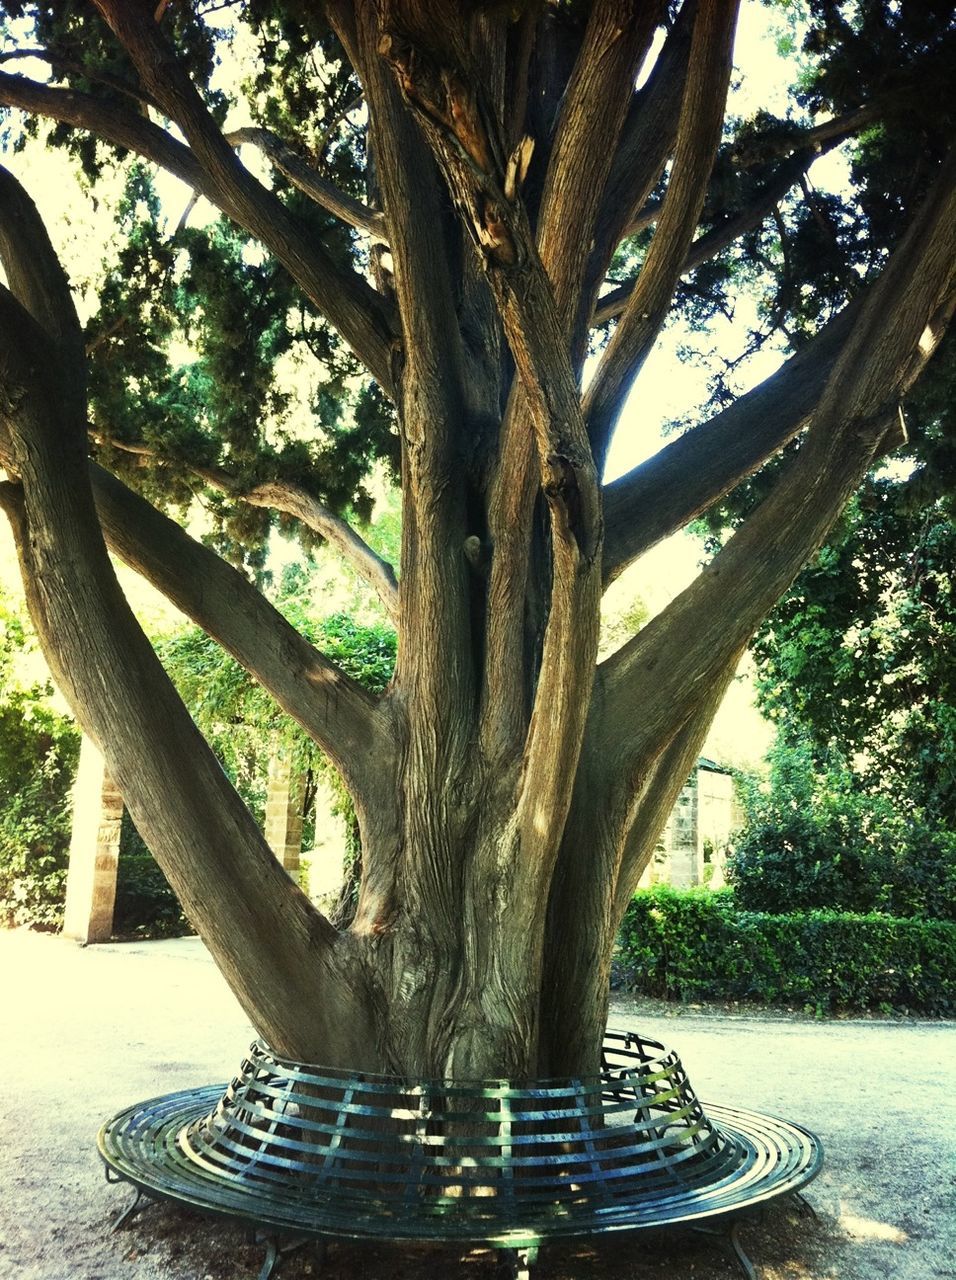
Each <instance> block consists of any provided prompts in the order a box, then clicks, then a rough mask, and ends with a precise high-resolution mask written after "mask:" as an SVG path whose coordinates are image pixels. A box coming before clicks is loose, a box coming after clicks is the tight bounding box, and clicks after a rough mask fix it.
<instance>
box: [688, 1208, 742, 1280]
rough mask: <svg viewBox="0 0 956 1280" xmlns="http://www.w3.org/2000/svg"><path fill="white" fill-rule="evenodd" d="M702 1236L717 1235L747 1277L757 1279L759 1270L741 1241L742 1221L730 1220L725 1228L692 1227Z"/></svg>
mask: <svg viewBox="0 0 956 1280" xmlns="http://www.w3.org/2000/svg"><path fill="white" fill-rule="evenodd" d="M691 1230H692V1231H695V1232H696V1233H697V1234H698V1235H701V1236H715V1237H716V1238H717V1239H718V1240H722V1241H723V1242H724V1243H725V1244H726V1245H727V1249H728V1251H729V1252H730V1253H732V1254H733V1256H734V1258H735V1259H736V1260H737V1263H738V1265H739V1267H740V1269H741V1271H742V1272H743V1273H744V1275H745V1276H746V1277H747V1280H757V1272H756V1271H755V1270H754V1264H753V1263H752V1262H751V1261H750V1259H749V1258H748V1257H747V1254H746V1252H745V1251H744V1247H743V1245H742V1244H741V1243H740V1223H739V1222H737V1221H732V1222H728V1223H726V1224H725V1225H724V1227H723V1228H720V1227H691Z"/></svg>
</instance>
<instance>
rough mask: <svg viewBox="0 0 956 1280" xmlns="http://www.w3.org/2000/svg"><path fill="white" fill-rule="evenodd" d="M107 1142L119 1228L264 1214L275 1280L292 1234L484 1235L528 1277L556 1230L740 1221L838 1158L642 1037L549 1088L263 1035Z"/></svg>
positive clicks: (613, 1038) (616, 1036)
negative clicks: (697, 1076) (698, 1091)
mask: <svg viewBox="0 0 956 1280" xmlns="http://www.w3.org/2000/svg"><path fill="white" fill-rule="evenodd" d="M98 1145H99V1151H100V1155H101V1156H102V1158H103V1160H104V1161H105V1163H106V1166H107V1169H106V1172H107V1176H108V1177H109V1178H110V1180H111V1181H115V1180H122V1181H125V1182H129V1183H132V1184H133V1186H134V1187H136V1189H137V1197H136V1200H135V1201H134V1204H133V1205H132V1206H131V1207H130V1209H129V1210H127V1212H126V1214H124V1215H123V1216H122V1219H121V1221H125V1220H127V1219H128V1218H129V1216H131V1214H132V1213H133V1212H135V1211H136V1209H137V1208H138V1206H139V1202H140V1197H141V1195H143V1194H145V1195H147V1196H149V1197H154V1198H161V1199H168V1200H173V1201H177V1202H180V1203H183V1204H187V1205H190V1206H192V1207H194V1208H196V1209H199V1210H201V1211H203V1212H206V1213H212V1214H224V1215H227V1216H229V1217H234V1218H238V1219H241V1220H243V1221H245V1222H247V1223H250V1224H254V1225H255V1226H256V1227H258V1228H260V1229H264V1230H265V1231H266V1232H267V1233H269V1234H270V1235H271V1239H270V1240H269V1251H268V1254H267V1258H266V1262H265V1264H264V1266H263V1269H262V1272H261V1280H265V1277H267V1276H269V1275H270V1274H271V1273H272V1270H273V1268H274V1266H275V1263H276V1261H277V1258H278V1256H279V1254H280V1252H281V1249H280V1245H279V1240H280V1239H281V1238H283V1237H289V1236H297V1237H300V1238H302V1237H307V1238H336V1239H353V1240H370V1239H377V1240H393V1241H408V1242H411V1241H416V1242H421V1241H442V1242H461V1243H465V1242H468V1243H475V1244H479V1243H480V1244H486V1245H490V1246H492V1247H493V1248H495V1249H498V1250H499V1251H501V1252H502V1253H503V1255H504V1256H505V1257H506V1258H507V1259H508V1260H509V1261H510V1263H511V1265H512V1268H513V1271H514V1274H515V1275H526V1274H527V1270H528V1267H529V1265H530V1263H531V1262H532V1261H533V1260H534V1257H535V1253H536V1250H537V1247H538V1245H539V1244H540V1243H541V1242H542V1241H543V1240H548V1239H561V1238H569V1237H575V1236H590V1235H595V1234H600V1233H604V1232H610V1231H637V1230H641V1229H648V1228H660V1227H665V1226H672V1225H677V1224H688V1225H695V1224H697V1225H699V1224H702V1223H706V1222H708V1221H711V1220H713V1219H719V1218H725V1219H728V1218H729V1219H730V1221H731V1222H733V1221H734V1217H733V1216H734V1215H739V1214H740V1213H741V1212H743V1211H744V1210H747V1209H751V1208H753V1207H754V1206H757V1205H760V1204H763V1203H766V1202H767V1201H769V1200H771V1199H773V1198H775V1197H777V1196H782V1195H786V1194H789V1193H794V1192H796V1191H797V1190H798V1189H799V1188H800V1187H802V1186H804V1185H805V1184H806V1183H808V1182H809V1181H810V1180H811V1179H812V1178H813V1177H814V1176H815V1175H816V1174H817V1172H818V1171H819V1169H820V1165H821V1162H822V1150H821V1147H820V1143H819V1141H818V1140H817V1138H816V1137H815V1136H814V1135H813V1134H812V1133H810V1132H809V1131H808V1130H806V1129H803V1128H801V1127H800V1126H799V1125H796V1124H792V1123H790V1122H789V1121H786V1120H780V1119H777V1118H776V1117H773V1116H767V1115H763V1114H759V1113H756V1112H749V1111H739V1110H735V1109H733V1108H730V1107H725V1106H717V1105H708V1108H707V1111H706V1112H705V1111H704V1108H703V1107H702V1106H701V1104H700V1102H699V1101H698V1100H697V1098H696V1096H695V1094H694V1092H693V1090H692V1088H691V1086H690V1083H689V1082H688V1079H687V1076H686V1074H685V1072H684V1069H683V1067H682V1065H681V1062H680V1059H679V1058H678V1056H677V1054H676V1053H674V1052H672V1051H669V1050H667V1049H666V1048H665V1047H664V1046H663V1045H661V1044H659V1043H657V1042H656V1041H654V1040H648V1039H645V1038H643V1037H639V1036H637V1035H634V1034H629V1033H625V1032H608V1034H607V1037H606V1039H605V1044H604V1050H603V1064H602V1071H601V1074H600V1076H599V1077H594V1078H583V1079H572V1080H547V1081H542V1082H540V1083H536V1084H534V1085H533V1086H517V1085H514V1084H511V1083H509V1082H508V1081H506V1080H482V1081H475V1082H468V1083H452V1082H448V1081H440V1080H432V1081H426V1082H417V1083H412V1082H409V1081H406V1080H402V1079H398V1078H394V1077H388V1076H376V1075H370V1074H362V1075H351V1074H349V1073H347V1072H344V1071H336V1070H331V1069H329V1068H323V1067H316V1066H311V1065H308V1064H305V1063H299V1062H292V1061H289V1060H287V1059H283V1058H280V1057H278V1056H277V1055H275V1054H274V1053H272V1052H271V1051H270V1050H269V1049H268V1048H267V1047H266V1046H265V1045H264V1044H263V1043H262V1042H261V1041H260V1042H257V1043H256V1044H254V1045H253V1046H252V1048H251V1050H250V1051H249V1054H248V1056H247V1058H246V1059H245V1061H244V1062H243V1064H242V1067H241V1069H240V1071H239V1074H238V1075H237V1076H236V1078H235V1079H234V1080H233V1081H232V1083H231V1084H229V1085H228V1087H226V1088H225V1091H223V1087H222V1086H207V1087H205V1088H198V1089H187V1090H184V1091H182V1092H180V1093H172V1094H167V1095H164V1096H163V1097H160V1098H154V1099H152V1100H150V1101H148V1102H142V1103H138V1104H136V1105H135V1106H132V1107H129V1108H127V1109H126V1110H124V1111H121V1112H120V1113H119V1114H118V1115H116V1116H114V1117H113V1118H112V1119H111V1120H109V1121H108V1122H107V1123H106V1124H105V1125H104V1126H103V1128H102V1130H101V1131H100V1134H99V1139H98ZM117 1225H119V1224H117ZM731 1243H732V1245H733V1248H734V1249H735V1251H736V1253H737V1256H738V1257H739V1258H740V1260H741V1263H742V1265H743V1266H744V1268H745V1270H747V1273H748V1274H749V1275H753V1274H754V1273H753V1271H752V1268H750V1264H749V1263H748V1262H747V1260H746V1258H745V1256H744V1255H743V1253H742V1250H741V1249H740V1246H739V1242H738V1241H737V1239H736V1237H735V1236H731Z"/></svg>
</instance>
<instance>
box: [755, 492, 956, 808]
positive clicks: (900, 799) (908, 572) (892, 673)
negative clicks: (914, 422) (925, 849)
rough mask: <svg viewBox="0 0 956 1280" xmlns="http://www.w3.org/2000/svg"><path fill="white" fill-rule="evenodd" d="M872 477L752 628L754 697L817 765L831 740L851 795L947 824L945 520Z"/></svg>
mask: <svg viewBox="0 0 956 1280" xmlns="http://www.w3.org/2000/svg"><path fill="white" fill-rule="evenodd" d="M924 478H925V477H922V476H921V475H920V474H919V472H914V473H913V474H912V475H911V476H910V477H908V478H907V480H906V481H905V482H894V481H893V480H892V479H890V478H874V479H872V480H871V481H869V482H868V483H867V484H866V485H865V486H864V488H863V489H862V490H861V491H860V494H859V495H858V496H857V497H856V498H855V499H854V501H853V502H852V503H851V505H850V507H849V508H848V510H847V512H846V513H845V516H844V519H843V520H842V521H841V528H840V531H839V537H837V538H834V539H831V542H830V543H829V544H828V546H827V548H826V549H825V551H824V553H822V554H821V555H820V556H819V557H818V558H817V560H816V562H815V563H814V564H813V565H812V566H811V567H810V568H808V569H806V570H804V572H803V573H802V574H801V575H800V577H799V578H798V580H797V582H796V583H795V584H794V587H793V588H792V589H791V591H790V592H789V593H788V594H787V596H786V597H785V599H784V600H783V602H782V604H781V606H780V608H779V609H778V610H777V611H776V612H775V613H774V615H773V617H772V619H771V621H770V623H769V624H768V625H766V626H765V627H764V628H762V629H761V632H760V634H759V636H758V639H757V642H756V646H755V656H756V661H757V696H758V700H759V702H760V704H761V706H762V708H763V709H764V710H765V711H766V712H768V713H769V714H770V715H771V716H772V717H773V718H774V719H776V720H777V721H778V723H779V724H780V725H781V727H782V728H783V730H784V732H785V734H786V736H787V737H790V738H793V737H800V736H801V735H802V736H804V737H806V739H807V740H808V742H809V743H810V744H811V745H812V747H813V749H814V752H815V754H816V757H817V760H818V762H819V761H820V760H821V759H823V758H825V756H826V754H827V753H828V752H829V751H832V750H833V749H834V748H835V747H839V748H841V749H842V751H843V752H844V753H845V754H846V755H847V756H849V757H852V758H853V759H854V761H855V764H854V773H855V775H856V777H857V778H858V782H859V786H860V788H861V789H862V790H864V791H867V792H869V793H870V794H874V795H883V796H886V797H888V798H890V799H892V800H893V801H894V802H895V803H897V804H899V805H900V806H901V807H903V808H905V809H906V810H907V811H908V812H909V813H910V814H913V813H916V812H918V813H919V814H920V816H921V817H922V818H923V819H924V821H926V822H927V823H928V824H929V825H930V826H933V827H936V828H938V829H940V830H949V831H952V830H954V829H956V667H954V648H953V640H954V635H956V613H954V603H956V602H954V599H953V583H952V566H953V564H954V563H956V525H954V523H953V520H952V518H951V517H950V516H949V515H948V514H947V507H948V505H949V503H948V501H947V499H946V498H945V497H944V496H939V497H937V498H936V499H935V500H934V501H930V502H925V501H923V502H921V503H920V504H919V506H918V507H915V508H914V506H913V502H912V496H913V495H912V489H913V487H914V485H915V484H916V483H918V482H919V481H921V480H922V479H924Z"/></svg>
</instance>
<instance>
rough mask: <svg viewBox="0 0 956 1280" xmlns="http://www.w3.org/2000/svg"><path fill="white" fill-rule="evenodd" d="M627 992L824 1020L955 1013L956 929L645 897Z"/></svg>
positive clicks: (628, 925) (629, 953) (633, 914)
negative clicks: (750, 1004) (741, 1003)
mask: <svg viewBox="0 0 956 1280" xmlns="http://www.w3.org/2000/svg"><path fill="white" fill-rule="evenodd" d="M617 968H618V973H619V975H620V976H621V979H622V982H623V984H624V985H626V986H628V987H629V988H630V989H632V990H634V991H638V992H641V993H642V994H644V995H649V996H655V997H658V998H663V999H668V1000H682V1001H689V1000H753V1001H758V1002H761V1003H766V1004H784V1005H789V1006H794V1005H796V1006H798V1007H800V1008H803V1009H806V1010H807V1011H809V1012H815V1013H818V1014H824V1013H832V1012H838V1011H840V1010H849V1011H862V1010H868V1009H877V1010H880V1011H882V1012H889V1011H891V1010H900V1011H903V1012H908V1013H927V1014H943V1015H945V1014H950V1013H952V1012H953V1010H954V1009H956V924H953V923H950V922H948V921H939V920H898V919H893V918H888V917H886V916H878V915H859V914H851V913H841V912H837V911H808V912H794V913H792V914H788V915H771V914H767V913H763V912H753V911H741V910H739V909H738V908H737V907H735V905H734V898H733V894H732V893H729V892H726V891H722V892H719V893H710V892H708V891H706V890H691V891H685V892H677V891H675V890H673V889H668V888H663V887H658V888H655V889H652V890H648V891H641V892H639V893H637V894H636V895H635V896H634V898H633V900H632V902H631V903H630V905H629V906H628V909H627V912H626V914H625V917H624V921H623V924H622V926H621V930H620V934H619V937H618V953H617Z"/></svg>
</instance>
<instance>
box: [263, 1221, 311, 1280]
mask: <svg viewBox="0 0 956 1280" xmlns="http://www.w3.org/2000/svg"><path fill="white" fill-rule="evenodd" d="M254 1239H255V1242H256V1244H264V1245H265V1247H266V1256H265V1257H264V1258H263V1260H262V1270H261V1271H260V1272H259V1280H271V1277H272V1276H274V1275H275V1274H276V1273H277V1271H278V1268H279V1265H280V1263H281V1262H282V1260H283V1258H287V1257H288V1256H289V1254H290V1253H296V1252H297V1251H298V1250H299V1249H302V1248H303V1247H304V1246H305V1245H307V1244H311V1245H314V1246H315V1254H316V1261H317V1262H318V1264H319V1269H320V1270H321V1268H322V1264H323V1263H324V1262H325V1241H324V1240H314V1239H313V1238H312V1237H311V1236H304V1237H303V1238H302V1239H301V1240H290V1241H289V1242H288V1244H280V1243H279V1237H278V1236H269V1235H266V1234H265V1233H264V1232H261V1231H256V1232H255V1235H254Z"/></svg>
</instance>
